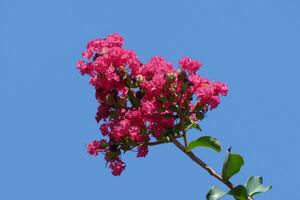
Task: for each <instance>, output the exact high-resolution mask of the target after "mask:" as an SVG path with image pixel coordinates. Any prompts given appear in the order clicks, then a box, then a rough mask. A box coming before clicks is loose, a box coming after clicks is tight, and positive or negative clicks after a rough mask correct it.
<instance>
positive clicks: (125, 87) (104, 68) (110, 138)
mask: <svg viewBox="0 0 300 200" xmlns="http://www.w3.org/2000/svg"><path fill="white" fill-rule="evenodd" d="M123 44H124V39H123V38H122V36H121V35H119V34H112V35H109V36H107V37H106V38H104V39H95V40H92V41H91V42H89V43H88V45H87V49H86V50H85V51H84V52H83V53H82V57H83V58H82V59H81V60H80V61H79V62H78V63H77V68H78V69H79V71H80V73H81V74H82V75H88V76H90V84H91V85H92V86H94V87H95V90H96V99H97V101H98V102H99V107H98V111H97V113H96V120H97V122H98V123H100V122H101V126H100V132H101V134H102V135H103V137H104V138H106V139H101V140H95V141H92V142H91V143H90V144H89V145H88V147H87V151H88V153H89V154H90V155H93V156H97V155H98V154H99V153H102V154H104V156H105V160H106V161H107V162H108V167H109V168H111V170H112V174H113V175H120V174H121V173H122V171H123V170H124V169H125V163H124V162H123V161H122V160H121V154H122V152H126V151H128V150H132V149H137V157H145V156H146V155H147V153H148V146H149V145H151V144H153V143H158V142H161V143H164V142H168V141H169V140H168V136H170V135H172V136H175V137H180V134H181V133H182V130H183V129H185V128H187V127H189V125H190V124H191V123H197V121H199V120H202V119H203V117H204V114H205V113H206V112H207V111H208V110H209V109H214V108H216V107H217V106H218V105H219V103H220V95H223V96H225V95H226V94H227V86H226V85H225V84H224V83H221V82H212V81H210V80H208V79H205V78H203V77H201V76H199V75H198V74H197V70H198V69H199V68H200V67H201V66H202V64H201V63H200V62H199V61H197V60H193V59H191V58H188V57H184V58H182V59H180V60H179V69H176V68H174V67H173V65H172V64H171V63H170V62H167V61H166V60H165V59H164V58H162V57H153V58H151V60H150V61H149V62H148V63H145V64H143V63H141V62H140V61H139V59H138V57H137V55H136V54H135V52H134V51H132V50H128V49H125V48H123Z"/></svg>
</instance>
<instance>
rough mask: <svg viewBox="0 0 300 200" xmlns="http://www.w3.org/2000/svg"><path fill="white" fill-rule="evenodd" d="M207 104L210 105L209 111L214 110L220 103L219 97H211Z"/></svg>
mask: <svg viewBox="0 0 300 200" xmlns="http://www.w3.org/2000/svg"><path fill="white" fill-rule="evenodd" d="M207 103H208V104H209V105H210V109H211V110H212V109H214V108H216V107H217V106H218V105H219V103H220V97H219V96H212V97H210V98H209V99H208V100H207Z"/></svg>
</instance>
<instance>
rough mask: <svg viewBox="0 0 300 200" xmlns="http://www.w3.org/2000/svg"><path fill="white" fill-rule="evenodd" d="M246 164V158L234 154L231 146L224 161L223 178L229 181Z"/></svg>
mask: <svg viewBox="0 0 300 200" xmlns="http://www.w3.org/2000/svg"><path fill="white" fill-rule="evenodd" d="M243 165H244V159H243V157H242V156H241V155H239V154H232V153H231V148H229V149H228V155H227V157H226V159H225V161H224V165H223V169H222V178H223V179H224V180H225V181H228V180H229V179H230V178H231V177H232V176H233V175H235V174H237V173H238V172H239V171H240V169H241V167H242V166H243Z"/></svg>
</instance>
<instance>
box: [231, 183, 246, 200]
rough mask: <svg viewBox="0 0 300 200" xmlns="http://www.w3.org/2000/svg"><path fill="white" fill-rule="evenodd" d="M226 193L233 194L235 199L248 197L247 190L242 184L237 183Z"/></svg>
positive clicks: (240, 199)
mask: <svg viewBox="0 0 300 200" xmlns="http://www.w3.org/2000/svg"><path fill="white" fill-rule="evenodd" d="M228 194H230V195H232V196H234V198H235V199H236V200H247V199H248V194H247V190H246V188H245V187H244V186H243V185H238V186H236V187H235V188H233V189H232V190H230V191H229V192H228Z"/></svg>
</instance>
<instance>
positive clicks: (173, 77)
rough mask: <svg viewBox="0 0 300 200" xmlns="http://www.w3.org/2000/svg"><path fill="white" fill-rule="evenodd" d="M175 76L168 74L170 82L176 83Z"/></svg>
mask: <svg viewBox="0 0 300 200" xmlns="http://www.w3.org/2000/svg"><path fill="white" fill-rule="evenodd" d="M175 78H176V77H175V74H173V73H167V79H168V81H169V82H174V81H175Z"/></svg>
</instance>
